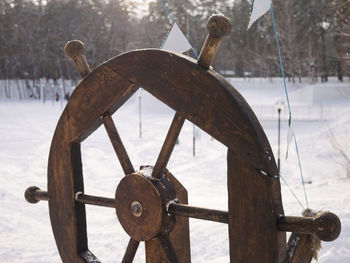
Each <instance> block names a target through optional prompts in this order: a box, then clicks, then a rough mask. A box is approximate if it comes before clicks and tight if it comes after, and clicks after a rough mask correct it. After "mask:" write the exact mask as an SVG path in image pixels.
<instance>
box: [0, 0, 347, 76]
mask: <svg viewBox="0 0 350 263" xmlns="http://www.w3.org/2000/svg"><path fill="white" fill-rule="evenodd" d="M256 1H258V0H256ZM163 2H164V3H165V5H166V6H167V8H168V9H169V11H170V13H171V15H172V17H173V18H174V20H175V21H176V22H177V24H178V25H179V26H180V28H181V29H182V31H183V32H184V34H185V35H186V36H187V37H188V39H189V41H190V43H191V44H192V45H193V47H194V48H195V49H196V50H197V51H198V52H199V51H200V49H201V46H202V44H203V42H204V39H205V37H206V35H207V30H206V22H207V20H208V17H209V16H210V15H211V14H212V13H217V12H221V13H223V14H225V15H226V16H227V17H229V18H230V19H231V22H232V26H233V27H232V32H231V34H230V35H229V37H227V38H226V39H225V40H224V41H223V43H222V46H221V48H220V50H219V52H218V54H217V56H216V58H215V62H214V65H213V66H214V69H215V70H216V71H221V72H222V71H231V72H234V74H235V76H237V77H242V76H256V77H272V76H280V74H281V72H280V68H279V59H278V53H277V49H276V41H275V36H274V33H273V26H272V19H271V15H270V14H269V13H267V14H266V15H265V16H264V17H263V18H261V19H259V20H258V21H257V22H256V23H255V24H254V25H253V26H252V27H251V28H250V29H249V30H247V25H248V21H249V13H250V1H248V0H235V1H232V0H230V1H229V0H227V1H225V0H220V1H214V0H201V1H199V0H163ZM273 6H274V10H275V16H276V23H277V30H278V32H279V40H280V45H281V52H282V57H283V61H284V67H285V71H286V75H287V77H288V78H289V79H291V80H293V81H294V80H298V79H301V78H302V77H309V78H312V79H313V80H317V78H318V79H321V80H322V81H327V78H328V76H338V78H339V79H340V80H343V78H345V77H346V76H349V74H350V73H349V72H350V65H349V64H350V54H349V53H350V45H349V43H350V1H349V0H273ZM138 10H139V9H138V7H137V6H136V4H135V1H131V0H120V1H118V0H48V1H41V0H35V1H34V0H1V1H0V78H1V79H10V78H11V79H16V78H17V79H31V80H35V79H39V78H43V77H48V78H54V79H58V78H65V79H72V80H74V79H78V74H77V72H76V70H75V68H74V67H73V66H72V63H71V62H69V61H68V59H67V58H66V57H65V55H64V53H63V47H64V45H65V44H66V42H67V41H69V40H72V39H79V40H82V41H83V42H84V43H85V45H86V49H87V52H86V56H87V59H88V61H89V63H90V64H91V65H92V67H94V66H97V65H98V64H99V63H101V62H103V61H105V60H107V59H109V58H111V57H112V56H115V55H118V54H120V53H122V52H125V51H128V50H131V49H137V48H148V47H153V48H154V47H155V48H157V47H160V46H161V44H162V42H163V41H164V38H165V36H166V34H167V32H168V31H169V30H170V28H171V23H170V21H169V18H168V16H167V14H166V13H165V11H164V10H163V9H162V6H161V5H160V4H159V2H158V1H156V0H154V1H153V2H151V3H150V4H149V5H148V11H146V12H143V13H142V14H140V13H139V11H138ZM189 55H191V54H189Z"/></svg>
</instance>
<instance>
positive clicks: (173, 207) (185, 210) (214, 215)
mask: <svg viewBox="0 0 350 263" xmlns="http://www.w3.org/2000/svg"><path fill="white" fill-rule="evenodd" d="M168 212H169V213H170V214H172V215H176V216H184V217H191V218H197V219H203V220H208V221H214V222H219V223H226V224H227V223H228V213H227V212H225V211H220V210H214V209H207V208H201V207H195V206H189V205H184V204H175V203H173V204H170V205H169V207H168Z"/></svg>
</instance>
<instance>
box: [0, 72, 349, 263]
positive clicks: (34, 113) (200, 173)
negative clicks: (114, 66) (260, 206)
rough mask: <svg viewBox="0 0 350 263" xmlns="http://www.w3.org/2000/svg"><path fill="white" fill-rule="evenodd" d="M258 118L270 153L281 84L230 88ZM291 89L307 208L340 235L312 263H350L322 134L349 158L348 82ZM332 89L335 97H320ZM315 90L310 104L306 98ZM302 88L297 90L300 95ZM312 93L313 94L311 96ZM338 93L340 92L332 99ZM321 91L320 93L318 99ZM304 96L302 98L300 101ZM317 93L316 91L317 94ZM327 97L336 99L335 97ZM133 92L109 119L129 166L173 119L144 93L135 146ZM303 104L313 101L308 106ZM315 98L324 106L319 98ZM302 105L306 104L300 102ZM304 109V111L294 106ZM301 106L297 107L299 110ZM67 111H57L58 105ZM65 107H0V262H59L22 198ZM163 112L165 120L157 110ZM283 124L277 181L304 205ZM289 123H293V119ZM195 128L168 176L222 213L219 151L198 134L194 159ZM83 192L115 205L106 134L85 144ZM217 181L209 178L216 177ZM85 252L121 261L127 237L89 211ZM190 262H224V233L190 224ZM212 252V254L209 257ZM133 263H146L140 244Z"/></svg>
mask: <svg viewBox="0 0 350 263" xmlns="http://www.w3.org/2000/svg"><path fill="white" fill-rule="evenodd" d="M232 82H233V85H234V86H235V87H236V88H237V89H238V90H239V91H240V92H241V93H242V95H243V96H244V97H245V98H246V99H247V101H248V102H249V103H250V104H252V106H253V109H254V110H256V113H257V115H258V117H259V118H260V120H261V122H262V125H263V127H264V129H265V132H266V133H267V136H268V138H269V140H270V143H271V145H272V148H273V150H274V152H275V155H276V154H277V120H276V117H277V114H276V111H277V110H276V107H275V106H274V105H275V103H276V102H277V101H278V100H281V99H282V100H284V98H285V97H284V92H283V86H282V83H281V81H280V80H273V81H272V82H271V80H258V79H254V80H242V79H241V80H232ZM288 85H289V86H290V99H291V103H292V111H293V109H295V111H296V112H297V113H298V114H295V115H296V116H295V121H294V127H295V133H296V137H297V140H298V146H299V152H300V157H301V163H302V167H303V172H304V177H305V181H306V182H307V184H306V186H305V187H306V192H307V197H308V201H309V206H310V208H313V209H315V210H330V211H332V212H334V213H336V214H338V215H339V217H340V219H341V221H342V233H341V235H340V237H339V238H338V239H337V240H336V241H334V242H330V243H325V242H324V243H323V249H322V250H321V251H320V253H319V262H327V263H328V262H337V263H348V262H350V177H348V178H347V177H346V169H345V167H344V166H343V164H344V161H343V160H342V159H341V158H342V156H341V155H340V154H339V152H337V151H336V150H335V149H334V147H332V144H331V142H330V139H329V135H327V134H329V132H327V131H332V133H333V135H334V137H335V138H336V140H337V141H339V143H341V144H342V145H343V147H344V148H343V149H344V150H345V151H346V152H347V153H348V154H350V151H349V145H350V138H349V129H350V117H349V116H350V114H349V113H350V96H347V94H346V92H345V93H344V90H345V91H346V88H348V89H349V90H350V84H349V82H347V83H345V84H339V83H337V82H335V81H333V82H331V83H330V84H327V85H322V84H316V85H310V84H307V83H306V82H303V83H301V84H295V85H291V84H290V83H288ZM331 87H334V88H336V90H337V92H338V93H337V94H338V95H339V94H342V95H339V96H330V95H329V93H328V91H327V92H323V94H324V96H321V95H319V92H320V89H323V90H326V89H329V88H331ZM310 89H311V90H312V94H314V93H315V92H317V94H318V95H317V96H318V97H317V96H316V95H315V96H314V95H310ZM303 90H304V92H303ZM315 90H316V91H315ZM339 90H341V91H339ZM321 93H322V92H321ZM306 94H308V95H306ZM315 94H316V93H315ZM332 94H333V93H332ZM137 96H138V94H137V95H136V96H134V97H133V98H131V100H130V102H128V103H127V104H126V105H124V106H123V107H122V108H121V109H120V110H119V111H118V112H117V113H116V114H114V115H113V118H114V120H115V123H116V125H117V128H118V130H119V132H120V135H121V137H122V139H123V142H124V145H125V147H126V149H127V151H128V153H129V155H130V158H131V160H132V162H133V164H134V166H135V167H138V166H139V165H142V164H154V162H155V160H156V157H157V154H158V153H159V150H160V148H161V145H162V142H163V140H164V138H165V135H166V133H167V130H168V128H169V125H170V122H171V120H172V116H173V112H172V110H171V109H169V108H167V107H166V106H163V105H160V104H157V103H155V101H154V99H153V98H151V97H150V96H149V95H147V94H145V93H143V94H142V98H143V100H142V109H143V113H142V139H140V138H139V130H138V122H139V119H138V98H137ZM306 96H311V97H310V98H317V100H315V99H312V100H305V98H306ZM320 98H321V99H320ZM302 99H304V100H302ZM301 101H302V103H301ZM301 104H302V107H303V108H300V107H301ZM63 106H64V105H63ZM62 110H63V108H62V105H61V103H54V104H53V103H51V101H50V102H49V103H48V102H47V103H46V104H43V103H40V102H38V101H28V100H25V101H21V102H19V101H11V100H5V99H1V100H0V123H1V126H0V127H1V129H0V201H1V204H0V258H1V262H15V263H25V262H26V263H27V262H36V263H48V262H50V263H51V262H60V258H59V256H58V253H57V249H56V245H55V242H54V238H53V235H52V232H51V225H50V220H49V216H48V207H47V203H46V202H39V203H38V204H36V205H31V204H29V203H27V202H26V201H25V200H24V197H23V194H24V190H25V189H26V188H27V187H28V186H30V185H36V186H38V187H40V188H42V189H46V183H47V178H46V168H47V159H48V152H49V147H50V142H51V138H52V135H53V132H54V129H55V126H56V123H57V121H58V118H59V116H60V114H61V112H62ZM160 110H161V111H162V114H157V112H159V111H160ZM285 112H286V108H284V109H283V112H282V116H283V120H282V134H281V138H282V145H281V147H282V148H281V149H282V151H281V152H282V163H281V169H282V170H281V173H282V175H283V177H284V179H285V180H286V181H287V182H288V184H289V185H290V187H291V188H292V189H293V191H294V192H295V194H296V196H297V197H298V198H299V199H300V201H301V202H302V204H303V205H304V206H305V198H304V193H303V187H302V184H301V180H300V174H299V168H298V163H297V158H296V151H295V147H294V145H291V146H290V151H289V157H288V159H287V160H285V153H286V137H287V120H286V117H285V116H287V114H286V113H285ZM293 116H294V115H293ZM192 132H193V125H192V124H191V123H189V122H187V121H186V122H185V126H184V128H183V130H182V132H181V134H180V137H179V141H180V143H179V145H177V146H176V147H175V150H174V153H173V155H172V157H171V159H170V162H169V165H168V168H169V170H170V171H171V172H172V173H173V174H174V175H175V176H176V177H177V178H178V179H179V181H180V182H181V183H182V184H183V185H184V186H185V187H186V188H187V190H188V192H189V203H190V204H191V205H196V206H202V207H208V208H215V209H222V210H227V189H226V149H225V147H224V146H223V145H221V144H220V143H218V142H216V141H213V140H211V138H210V136H209V135H207V134H205V133H203V132H202V131H199V130H198V129H197V133H198V135H197V139H196V156H195V157H193V156H192ZM82 154H83V156H82V158H83V171H84V180H85V192H86V193H88V194H92V195H99V196H106V197H113V196H114V192H115V189H116V186H117V184H118V182H119V180H120V179H121V178H122V176H123V173H122V170H121V167H120V165H119V163H118V161H117V158H116V156H115V154H114V151H113V148H112V146H111V144H110V142H109V140H108V137H107V134H106V132H105V130H104V129H103V127H101V128H100V129H98V130H97V131H96V132H95V133H93V134H92V135H91V136H90V137H89V138H88V139H87V140H86V141H84V142H83V144H82ZM214 177H215V180H214V179H213V178H214ZM281 184H282V198H283V204H284V209H285V213H286V215H300V213H301V211H302V207H301V206H300V205H299V203H298V202H297V201H296V199H295V198H294V197H293V195H292V194H291V192H290V190H289V189H288V187H287V186H286V185H285V184H284V183H283V182H282V183H281ZM87 221H88V234H89V248H90V250H91V251H92V252H93V253H94V254H95V255H97V256H98V257H99V258H100V259H101V260H102V261H103V262H111V263H112V262H120V260H121V258H122V255H123V254H124V251H125V248H126V245H127V242H128V236H127V235H126V234H125V232H124V231H123V229H122V228H121V226H120V225H119V223H118V220H117V218H116V215H115V211H114V210H113V209H109V208H100V207H94V206H87ZM190 227H191V253H192V262H194V263H200V262H206V263H214V262H216V263H223V262H229V256H228V254H229V248H228V235H227V226H226V225H224V224H219V223H213V222H206V221H201V220H195V219H193V220H192V219H191V220H190ZM208 247H210V249H208ZM135 262H144V249H143V246H141V247H140V248H139V250H138V253H137V255H136V259H135Z"/></svg>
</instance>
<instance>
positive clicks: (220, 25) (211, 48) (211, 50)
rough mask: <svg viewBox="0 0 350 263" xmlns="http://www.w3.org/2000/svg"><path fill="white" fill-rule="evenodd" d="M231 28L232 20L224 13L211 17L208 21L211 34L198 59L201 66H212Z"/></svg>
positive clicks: (206, 67)
mask: <svg viewBox="0 0 350 263" xmlns="http://www.w3.org/2000/svg"><path fill="white" fill-rule="evenodd" d="M231 28H232V26H231V22H230V20H229V19H228V18H227V17H225V16H224V15H220V14H214V15H212V16H211V17H210V18H209V20H208V23H207V29H208V32H209V34H208V36H207V38H206V40H205V42H204V45H203V47H202V50H201V53H200V54H199V58H198V61H197V63H198V65H199V66H200V67H202V68H205V69H208V68H209V67H210V65H211V63H212V62H213V60H214V57H215V55H216V52H217V51H218V49H219V46H220V43H221V41H222V39H223V38H224V36H226V35H228V34H229V33H230V32H231Z"/></svg>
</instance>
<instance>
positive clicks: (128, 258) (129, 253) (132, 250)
mask: <svg viewBox="0 0 350 263" xmlns="http://www.w3.org/2000/svg"><path fill="white" fill-rule="evenodd" d="M139 244H140V242H139V241H136V240H134V239H132V238H130V241H129V244H128V247H127V248H126V251H125V254H124V257H123V261H122V263H131V262H132V261H133V260H134V257H135V255H136V251H137V248H138V247H139Z"/></svg>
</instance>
